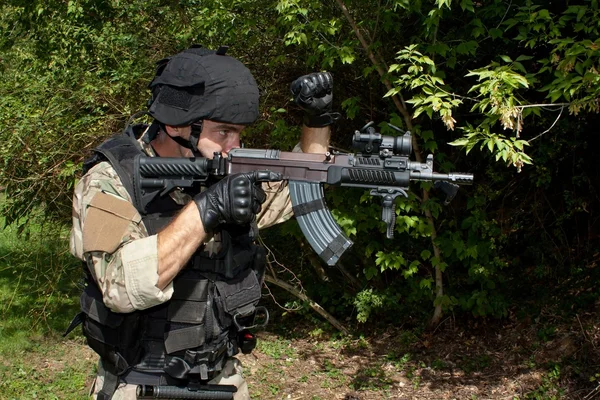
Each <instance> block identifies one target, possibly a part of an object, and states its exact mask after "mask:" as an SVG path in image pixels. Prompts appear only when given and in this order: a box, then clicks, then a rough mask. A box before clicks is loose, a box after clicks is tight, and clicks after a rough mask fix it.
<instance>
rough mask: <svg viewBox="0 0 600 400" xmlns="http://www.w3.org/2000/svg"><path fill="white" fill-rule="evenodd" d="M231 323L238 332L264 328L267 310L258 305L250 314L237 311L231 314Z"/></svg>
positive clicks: (267, 318)
mask: <svg viewBox="0 0 600 400" xmlns="http://www.w3.org/2000/svg"><path fill="white" fill-rule="evenodd" d="M233 323H234V325H235V327H236V328H237V329H238V332H241V331H244V330H248V329H254V328H264V327H266V326H267V324H268V323H269V310H267V309H266V308H265V307H263V306H258V307H255V308H254V312H252V313H251V314H243V313H241V312H237V313H235V314H234V315H233ZM246 324H248V325H246Z"/></svg>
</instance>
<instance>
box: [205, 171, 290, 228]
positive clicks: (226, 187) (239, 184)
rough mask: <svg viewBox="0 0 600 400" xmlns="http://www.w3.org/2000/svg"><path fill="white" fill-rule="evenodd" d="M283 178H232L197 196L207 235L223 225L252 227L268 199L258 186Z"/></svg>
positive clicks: (257, 174)
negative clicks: (246, 225)
mask: <svg viewBox="0 0 600 400" xmlns="http://www.w3.org/2000/svg"><path fill="white" fill-rule="evenodd" d="M281 179H282V177H281V175H280V174H276V173H274V172H270V171H253V172H246V173H241V174H235V175H229V176H227V177H226V178H224V179H222V180H220V181H219V182H218V183H216V184H214V185H212V186H210V187H209V188H208V189H206V190H205V191H204V192H202V193H200V194H197V195H196V196H194V201H195V202H196V205H197V206H198V211H199V212H200V219H201V220H202V224H203V225H204V230H205V231H206V232H212V231H214V229H215V228H216V227H218V226H219V225H221V224H224V223H229V224H238V225H245V224H249V223H251V222H252V221H253V220H254V218H256V214H258V213H259V212H260V210H261V204H262V203H264V201H265V200H266V198H267V195H266V194H265V192H264V191H263V190H262V188H261V187H260V183H259V182H270V181H278V180H281Z"/></svg>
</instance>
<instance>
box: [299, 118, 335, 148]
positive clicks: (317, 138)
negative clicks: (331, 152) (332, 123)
mask: <svg viewBox="0 0 600 400" xmlns="http://www.w3.org/2000/svg"><path fill="white" fill-rule="evenodd" d="M330 137H331V129H330V127H329V126H325V127H322V128H310V127H308V126H306V125H303V126H302V135H301V136H300V147H301V148H302V152H304V153H319V154H323V153H326V152H327V151H328V149H329V138H330Z"/></svg>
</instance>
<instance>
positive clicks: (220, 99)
mask: <svg viewBox="0 0 600 400" xmlns="http://www.w3.org/2000/svg"><path fill="white" fill-rule="evenodd" d="M226 50H227V48H226V47H221V48H219V50H218V51H214V50H208V49H205V48H202V47H192V48H190V49H187V50H185V51H183V52H181V53H178V54H176V55H174V56H172V57H169V58H165V59H163V60H161V61H159V62H158V68H157V71H156V76H155V77H154V80H153V81H152V82H151V83H150V85H149V88H150V89H151V90H152V99H151V100H150V102H149V110H148V112H149V113H150V115H152V117H154V118H155V119H156V120H157V121H159V122H161V123H163V124H166V125H171V126H186V125H190V124H192V123H193V122H196V121H199V120H203V119H210V120H214V121H220V122H228V123H232V124H240V125H247V124H251V123H252V122H254V121H255V120H256V119H257V118H258V98H259V92H258V86H257V85H256V81H255V80H254V77H253V76H252V74H251V73H250V70H248V68H246V66H244V64H242V63H241V62H240V61H238V60H236V59H235V58H233V57H229V56H226V55H225V51H226Z"/></svg>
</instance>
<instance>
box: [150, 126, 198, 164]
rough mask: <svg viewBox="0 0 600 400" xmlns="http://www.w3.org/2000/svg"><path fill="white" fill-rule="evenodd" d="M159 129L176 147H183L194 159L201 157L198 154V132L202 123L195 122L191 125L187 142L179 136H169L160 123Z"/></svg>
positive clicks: (165, 128)
mask: <svg viewBox="0 0 600 400" xmlns="http://www.w3.org/2000/svg"><path fill="white" fill-rule="evenodd" d="M160 128H161V130H162V131H163V132H164V133H165V134H166V135H167V136H168V137H170V138H171V139H172V140H173V141H174V142H176V143H177V144H178V145H180V146H183V147H185V148H186V149H190V150H191V151H192V153H193V154H194V156H195V157H199V156H201V155H202V154H201V153H200V150H198V140H199V139H200V132H202V121H199V122H195V123H194V124H192V125H191V128H192V133H191V134H190V138H189V140H186V139H184V138H182V137H181V136H171V135H170V134H169V132H168V131H167V127H166V126H165V124H163V123H160Z"/></svg>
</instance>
